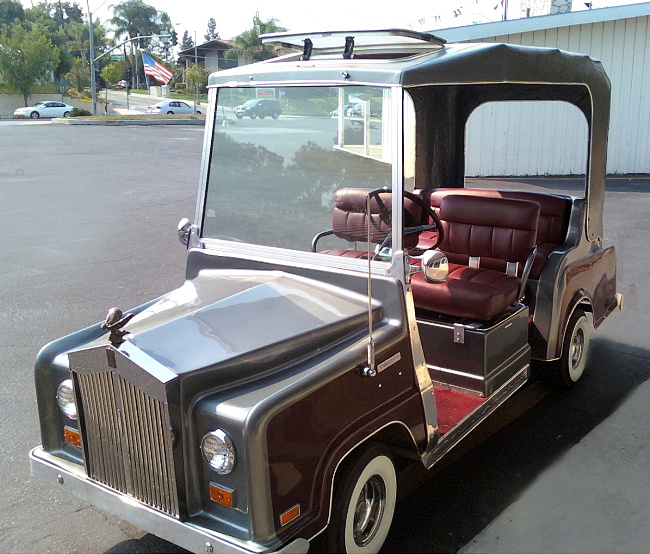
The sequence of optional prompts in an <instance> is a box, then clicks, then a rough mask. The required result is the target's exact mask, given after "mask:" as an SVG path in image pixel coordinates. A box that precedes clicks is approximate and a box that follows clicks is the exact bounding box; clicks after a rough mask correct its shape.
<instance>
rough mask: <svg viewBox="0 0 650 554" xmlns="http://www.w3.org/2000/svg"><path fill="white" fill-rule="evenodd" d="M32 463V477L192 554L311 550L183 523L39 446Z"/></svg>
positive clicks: (302, 544)
mask: <svg viewBox="0 0 650 554" xmlns="http://www.w3.org/2000/svg"><path fill="white" fill-rule="evenodd" d="M29 461H30V468H31V473H32V475H33V476H35V477H38V478H39V479H42V480H43V481H45V482H48V483H51V484H53V485H56V486H58V487H59V488H62V489H65V490H67V491H68V492H71V493H72V494H74V495H75V496H77V497H79V498H81V499H82V500H85V501H86V502H89V503H91V504H92V505H93V506H96V507H97V508H99V509H101V510H104V511H106V512H109V513H111V514H113V515H116V516H118V517H119V518H120V519H122V520H124V521H127V522H129V523H131V524H133V525H135V526H136V527H139V528H140V529H143V530H145V531H147V532H149V533H153V534H154V535H156V536H158V537H161V538H163V539H165V540H168V541H170V542H173V543H174V544H177V545H178V546H180V547H182V548H185V549H186V550H189V551H190V552H196V553H197V554H205V552H206V544H208V543H209V544H210V545H211V546H212V547H213V549H214V551H216V552H219V553H220V554H221V553H223V554H247V553H248V554H261V553H262V552H264V553H267V552H269V553H270V552H275V553H278V554H280V553H282V554H306V552H307V551H308V550H309V541H307V540H306V539H295V540H294V541H292V542H290V543H289V544H287V545H286V546H284V547H283V548H279V549H278V550H269V549H268V547H265V546H263V545H261V544H257V543H255V542H252V541H242V540H238V539H235V538H233V537H230V536H228V535H225V534H223V533H218V532H215V531H212V530H210V529H206V528H205V527H200V526H198V525H195V524H193V523H191V522H181V521H179V520H178V519H176V518H174V517H171V516H168V515H166V514H163V513H162V512H159V511H157V510H154V509H152V508H150V507H149V506H146V505H145V504H142V503H141V502H139V501H137V500H135V499H134V498H132V497H130V496H127V495H124V494H120V493H117V492H115V491H112V490H110V489H107V488H105V487H103V486H101V485H99V484H97V483H95V482H93V481H91V480H90V479H88V477H87V476H86V475H85V473H84V472H83V469H82V468H81V466H78V465H76V464H73V463H71V462H66V461H65V460H62V459H60V458H57V457H56V456H53V455H52V454H49V453H47V452H45V451H44V450H43V448H42V447H40V446H39V447H36V448H34V449H33V450H32V451H31V452H30V454H29Z"/></svg>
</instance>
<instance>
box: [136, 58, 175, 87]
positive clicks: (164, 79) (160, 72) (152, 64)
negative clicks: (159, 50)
mask: <svg viewBox="0 0 650 554" xmlns="http://www.w3.org/2000/svg"><path fill="white" fill-rule="evenodd" d="M142 63H143V65H144V74H145V75H148V76H149V77H153V78H154V79H155V80H156V81H159V82H160V83H163V84H165V85H166V84H167V83H169V80H170V79H171V78H172V75H173V73H172V72H171V71H169V69H167V68H166V67H165V66H164V65H162V64H160V63H158V62H157V61H156V60H154V59H153V58H152V57H151V56H150V55H149V54H147V53H146V52H142Z"/></svg>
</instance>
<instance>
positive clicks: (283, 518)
mask: <svg viewBox="0 0 650 554" xmlns="http://www.w3.org/2000/svg"><path fill="white" fill-rule="evenodd" d="M299 515H300V504H296V505H295V506H294V507H293V508H289V509H288V510H287V511H286V512H284V513H283V514H280V525H282V526H283V527H284V526H285V525H286V524H287V523H289V522H291V521H293V520H294V519H296V518H297V517H298V516H299Z"/></svg>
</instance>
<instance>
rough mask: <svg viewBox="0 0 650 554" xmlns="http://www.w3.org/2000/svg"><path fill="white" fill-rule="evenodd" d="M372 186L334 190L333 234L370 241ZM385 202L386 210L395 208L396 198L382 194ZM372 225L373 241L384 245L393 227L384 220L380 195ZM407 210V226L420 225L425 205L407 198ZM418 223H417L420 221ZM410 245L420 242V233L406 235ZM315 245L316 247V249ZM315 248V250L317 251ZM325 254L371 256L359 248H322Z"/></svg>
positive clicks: (344, 237)
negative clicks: (369, 215) (368, 206)
mask: <svg viewBox="0 0 650 554" xmlns="http://www.w3.org/2000/svg"><path fill="white" fill-rule="evenodd" d="M369 192H370V189H363V188H344V189H339V190H337V191H336V192H335V193H334V198H333V203H334V209H333V210H332V231H331V233H330V234H333V235H335V236H336V237H338V238H340V239H343V240H346V241H348V242H354V243H357V242H362V243H366V242H367V240H368V227H367V225H368V217H367V215H366V199H367V197H368V193H369ZM380 196H381V201H382V202H383V203H384V206H385V207H386V209H387V210H388V211H389V212H390V211H391V210H392V198H391V194H390V193H382V194H381V195H380ZM370 212H371V218H372V221H371V225H370V230H371V234H370V240H371V242H372V243H375V244H382V243H383V242H384V241H385V239H386V237H388V236H389V235H390V233H391V226H390V225H389V224H388V223H387V222H386V221H384V220H382V219H381V217H380V213H381V207H380V206H379V203H378V202H377V200H376V198H373V199H372V201H371V202H370ZM404 212H405V217H406V219H407V221H406V222H405V225H407V226H408V225H409V224H413V225H416V224H419V222H420V220H421V218H422V213H421V212H422V210H421V208H420V207H419V206H418V205H417V204H416V203H415V202H413V201H412V200H410V199H408V198H404ZM416 222H417V223H416ZM404 243H405V245H406V246H409V247H413V246H415V245H416V244H417V243H418V236H417V235H416V234H413V235H407V236H405V237H404ZM315 246H316V245H315V244H314V249H315ZM314 251H315V250H314ZM321 254H330V255H333V256H343V257H346V258H367V257H368V251H367V249H365V250H357V249H342V248H337V249H329V250H322V251H321Z"/></svg>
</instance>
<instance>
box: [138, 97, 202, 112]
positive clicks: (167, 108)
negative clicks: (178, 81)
mask: <svg viewBox="0 0 650 554" xmlns="http://www.w3.org/2000/svg"><path fill="white" fill-rule="evenodd" d="M147 112H148V113H155V114H160V113H164V114H177V113H181V114H182V113H194V109H193V108H192V106H190V105H189V104H186V103H185V102H181V101H180V100H168V101H166V102H158V103H157V104H155V105H154V106H149V107H148V108H147ZM196 113H201V110H196Z"/></svg>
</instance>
